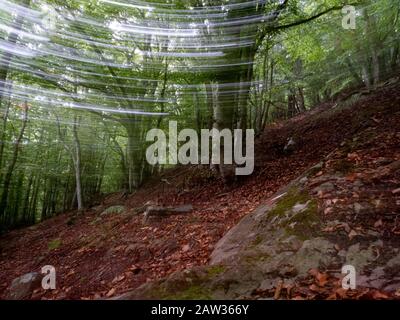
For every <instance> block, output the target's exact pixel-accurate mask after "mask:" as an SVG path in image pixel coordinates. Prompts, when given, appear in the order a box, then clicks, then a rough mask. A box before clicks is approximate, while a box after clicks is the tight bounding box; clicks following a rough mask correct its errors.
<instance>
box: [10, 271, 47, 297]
mask: <svg viewBox="0 0 400 320" xmlns="http://www.w3.org/2000/svg"><path fill="white" fill-rule="evenodd" d="M42 278H43V275H41V274H40V273H37V272H31V273H27V274H24V275H23V276H20V277H18V278H15V279H14V280H13V281H12V283H11V286H10V289H9V295H8V299H10V300H22V299H28V298H30V297H31V295H32V293H33V291H35V290H36V289H39V288H40V287H41V284H42Z"/></svg>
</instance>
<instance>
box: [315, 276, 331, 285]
mask: <svg viewBox="0 0 400 320" xmlns="http://www.w3.org/2000/svg"><path fill="white" fill-rule="evenodd" d="M316 278H317V281H318V285H319V286H320V287H324V286H325V285H326V284H327V283H328V274H326V273H318V274H317V277H316Z"/></svg>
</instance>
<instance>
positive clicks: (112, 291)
mask: <svg viewBox="0 0 400 320" xmlns="http://www.w3.org/2000/svg"><path fill="white" fill-rule="evenodd" d="M115 291H116V290H115V288H112V289H111V290H110V291H108V292H107V294H106V296H107V297H108V298H109V297H111V296H112V295H114V293H115Z"/></svg>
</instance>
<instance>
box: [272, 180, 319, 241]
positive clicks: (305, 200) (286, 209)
mask: <svg viewBox="0 0 400 320" xmlns="http://www.w3.org/2000/svg"><path fill="white" fill-rule="evenodd" d="M298 204H302V205H304V204H307V206H305V208H304V209H303V210H302V211H301V212H298V213H294V212H292V210H293V207H294V206H296V205H298ZM276 216H278V217H279V219H278V227H281V228H284V229H285V231H286V233H287V234H288V235H295V236H297V237H299V238H300V239H302V240H307V239H309V238H310V237H311V236H314V235H315V233H316V230H317V228H316V227H317V226H318V224H319V215H318V203H317V201H316V200H315V199H312V198H311V196H310V195H309V194H308V192H307V191H304V190H299V189H298V188H295V187H293V188H291V189H289V191H288V192H287V193H286V195H285V196H283V197H282V198H281V199H279V200H278V202H277V203H276V205H275V207H274V208H273V209H272V210H271V211H270V212H269V214H268V218H269V219H271V220H272V219H273V218H274V217H276Z"/></svg>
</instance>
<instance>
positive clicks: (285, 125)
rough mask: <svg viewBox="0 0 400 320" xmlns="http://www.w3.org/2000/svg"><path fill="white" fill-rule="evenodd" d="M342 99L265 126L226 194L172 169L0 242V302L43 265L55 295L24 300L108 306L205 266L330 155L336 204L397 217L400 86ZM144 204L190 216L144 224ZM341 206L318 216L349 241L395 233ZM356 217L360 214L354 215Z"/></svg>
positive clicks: (196, 175)
mask: <svg viewBox="0 0 400 320" xmlns="http://www.w3.org/2000/svg"><path fill="white" fill-rule="evenodd" d="M350 100H352V101H353V100H354V101H353V102H352V103H350V102H349V101H348V102H347V103H341V104H337V103H334V102H332V103H326V104H323V105H321V106H319V107H317V108H314V109H313V110H312V111H309V112H307V113H305V114H302V115H299V116H297V117H295V118H292V119H290V120H287V121H282V122H279V123H275V124H272V125H270V126H269V127H268V128H267V129H266V130H265V132H264V133H263V134H262V135H261V136H260V137H259V138H258V140H257V142H256V150H255V156H256V161H255V166H256V167H255V172H254V174H253V175H252V176H251V177H248V178H243V179H241V180H240V181H237V182H236V183H235V184H234V185H233V186H232V187H231V188H229V189H225V188H224V186H223V184H222V182H221V181H220V180H219V179H218V178H216V177H214V176H213V175H212V174H211V173H210V171H209V170H208V169H207V168H203V167H194V166H187V167H178V168H175V169H171V170H168V171H167V172H165V173H164V174H163V176H162V177H155V178H153V179H152V180H151V181H149V182H148V183H147V184H146V185H145V186H144V187H143V188H142V189H141V190H140V191H138V192H136V193H135V194H133V195H131V196H128V197H127V198H125V197H124V196H123V194H121V193H115V194H112V195H109V196H107V197H106V199H105V200H104V201H103V202H102V203H99V204H98V205H97V206H96V207H93V208H90V209H88V210H86V211H85V212H84V213H81V214H79V215H78V214H76V213H74V212H68V213H65V214H61V215H59V216H57V217H56V218H53V219H50V220H48V221H45V222H43V223H40V224H37V225H35V226H32V227H29V228H24V229H19V230H14V231H12V232H9V233H8V234H5V235H3V236H1V237H0V298H6V297H7V294H8V290H9V286H10V284H11V282H12V280H13V279H15V278H16V277H18V276H21V275H23V274H25V273H29V272H33V271H40V269H41V267H42V266H44V265H52V266H54V267H55V268H56V271H57V289H56V290H51V291H46V292H45V291H43V290H41V289H40V290H39V289H38V290H36V291H35V292H34V293H33V295H32V297H31V298H32V299H96V298H111V297H115V296H118V295H120V294H123V293H125V292H129V291H131V290H133V289H135V288H138V287H139V286H140V285H142V284H144V283H146V282H151V281H154V280H157V279H161V278H164V277H166V276H168V275H171V274H172V273H174V272H176V271H181V270H185V269H190V268H194V267H196V266H204V265H207V264H208V263H209V261H210V255H211V253H212V252H213V250H214V248H215V246H216V244H217V242H218V241H219V240H220V239H221V238H222V237H223V236H224V235H225V234H226V233H227V232H228V231H229V230H230V229H231V228H232V227H233V226H235V225H237V224H238V222H239V221H240V220H241V219H242V218H243V217H245V216H246V215H248V214H249V213H251V212H252V211H254V210H255V209H256V208H257V207H258V206H259V205H260V204H262V203H263V201H265V200H266V199H268V198H269V197H271V196H272V195H274V194H275V193H276V192H277V191H278V190H279V189H281V188H282V187H284V186H286V185H287V184H288V183H290V182H291V181H292V180H293V179H295V178H297V177H299V176H300V175H301V174H302V173H303V172H305V170H307V169H308V168H310V167H312V166H314V165H316V164H318V163H319V162H321V161H322V160H323V159H326V157H328V156H330V157H333V158H334V157H336V158H337V159H339V158H340V159H342V160H343V159H345V161H342V160H341V161H339V162H335V163H336V164H337V163H339V164H341V165H343V166H344V167H346V168H345V169H346V170H348V175H346V179H345V183H342V184H341V185H335V188H336V189H337V190H341V191H343V190H345V191H347V192H345V194H346V196H344V195H343V196H342V198H341V199H340V201H344V202H346V197H358V198H361V199H364V200H366V199H375V200H376V201H378V200H380V202H379V203H378V205H381V203H384V204H383V206H384V208H383V209H384V210H386V212H397V214H398V215H400V212H399V207H400V189H399V181H400V170H399V167H394V168H392V167H390V164H392V163H395V164H396V163H398V162H399V161H400V150H399V149H400V148H399V145H400V85H399V84H398V83H397V84H390V85H386V86H382V87H381V88H379V89H377V90H376V91H373V92H370V93H368V94H364V95H363V96H359V97H358V99H357V100H355V99H350ZM360 133H362V134H360ZM291 137H292V138H293V139H294V140H295V141H296V148H295V151H294V152H293V153H291V154H285V153H284V152H283V148H284V146H285V144H286V142H287V140H288V139H289V138H291ZM364 138H365V141H367V142H365V143H363V141H364V140H363V139H364ZM346 141H353V142H354V143H355V144H357V148H358V149H359V150H358V149H357V148H356V150H351V152H350V151H349V152H348V153H346V152H344V151H343V150H345V144H346ZM339 151H340V152H339ZM396 161H397V162H396ZM374 166H377V167H378V168H381V169H380V171H379V172H380V174H377V173H376V172H375V171H373V170H372V169H371V168H372V167H374ZM341 169H343V168H341ZM325 170H327V167H325V168H321V170H320V172H318V173H317V176H324V174H325ZM364 178H365V181H364V182H363V185H364V186H367V185H368V184H369V185H370V186H371V187H365V188H363V191H362V192H357V191H355V190H354V189H352V188H353V187H354V183H360V182H359V181H360V180H363V179H364ZM372 186H373V187H372ZM331 191H332V190H331ZM328 200H330V201H331V202H330V203H332V201H333V203H336V202H337V201H339V200H338V195H337V194H335V192H330V193H328V196H324V201H325V202H326V201H328ZM148 201H151V202H153V203H157V204H159V205H166V206H173V205H179V204H191V205H192V206H193V211H192V212H191V213H188V214H182V215H175V216H168V217H165V218H163V219H162V220H161V221H157V222H154V223H151V224H148V223H144V221H143V216H142V215H138V214H137V213H136V212H135V208H138V207H141V206H143V205H144V204H145V203H147V202H148ZM360 201H361V200H360ZM113 206H121V207H119V208H120V209H121V210H116V211H121V212H114V213H113V212H109V213H108V214H104V211H105V210H107V209H108V208H111V207H113ZM340 208H342V207H341V206H336V207H335V206H333V208H332V206H331V207H329V208H327V207H325V208H324V209H323V210H325V211H324V214H326V215H333V216H334V217H335V218H336V219H339V218H340V220H341V221H347V222H348V224H349V225H350V227H349V228H350V229H349V230H348V231H349V233H350V237H355V236H356V235H357V233H361V232H362V230H365V229H368V228H372V229H379V232H380V234H381V235H382V238H390V239H394V238H396V237H397V238H398V237H399V235H400V220H398V219H397V216H398V215H397V216H396V219H393V215H392V216H391V217H388V216H387V215H386V216H385V215H382V216H381V217H379V216H376V214H375V215H374V216H370V217H369V218H368V217H366V216H364V218H363V219H353V220H351V219H350V218H348V217H347V216H346V214H347V213H348V212H347V211H348V210H347V211H346V210H344V209H343V210H340ZM347 209H348V208H347ZM360 210H362V206H361V207H358V206H357V207H355V208H354V209H352V211H357V212H358V211H360ZM109 211H112V210H109ZM346 212H347V213H346ZM102 213H103V214H102ZM350 220H351V221H350ZM342 227H343V226H342ZM335 228H336V229H335ZM340 228H341V226H333V227H332V229H331V230H328V231H330V232H335V230H338V229H340ZM343 228H345V227H343ZM324 281H325V280H324ZM313 297H315V295H314V296H313ZM324 297H325V296H324ZM378 297H387V296H386V295H385V294H383V293H382V294H381V295H380V296H378Z"/></svg>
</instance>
